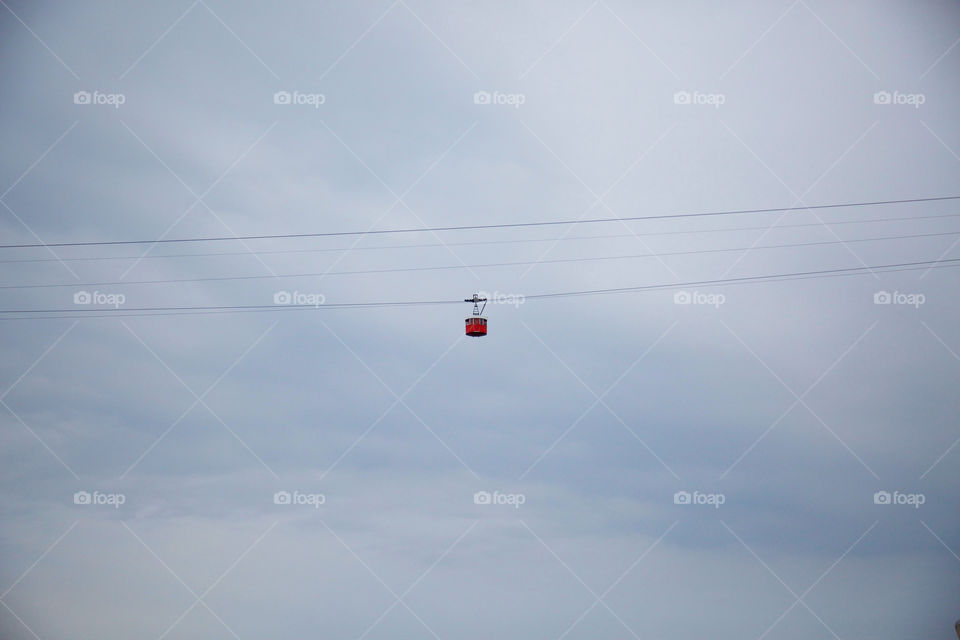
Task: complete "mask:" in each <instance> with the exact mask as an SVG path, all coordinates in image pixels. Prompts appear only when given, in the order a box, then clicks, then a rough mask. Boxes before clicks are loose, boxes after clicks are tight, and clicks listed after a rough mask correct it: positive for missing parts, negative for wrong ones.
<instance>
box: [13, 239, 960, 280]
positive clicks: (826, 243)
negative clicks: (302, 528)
mask: <svg viewBox="0 0 960 640" xmlns="http://www.w3.org/2000/svg"><path fill="white" fill-rule="evenodd" d="M957 235H960V231H944V232H938V233H919V234H906V235H896V236H881V237H874V238H851V239H846V240H843V239H841V240H823V241H815V242H794V243H784V244H772V245H757V246H752V247H723V248H715V249H696V250H687V251H665V252H651V253H640V254H628V255H614V256H587V257H578V258H552V259H544V260H523V261H513V262H488V263H482V264H471V265H467V264H455V265H442V266H426V267H390V268H383V269H359V270H348V271H328V272H310V273H285V274H276V275H247V276H208V277H197V278H170V279H164V280H129V281H101V282H60V283H40V284H14V285H0V290H21V289H50V288H63V287H123V286H143V285H157V284H188V283H197V282H225V281H244V280H269V279H282V278H312V277H330V276H348V275H371V274H384V273H405V272H420V271H447V270H457V269H482V268H495V267H514V266H530V265H537V264H564V263H580V262H598V261H607V260H630V259H641V258H660V257H670V256H682V255H700V254H709V253H729V252H737V251H756V250H770V249H785V248H800V247H812V246H830V245H838V244H844V245H845V244H851V243H861V242H880V241H889V240H906V239H916V238H931V237H942V236H957Z"/></svg>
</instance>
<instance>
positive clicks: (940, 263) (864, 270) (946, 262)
mask: <svg viewBox="0 0 960 640" xmlns="http://www.w3.org/2000/svg"><path fill="white" fill-rule="evenodd" d="M958 266H960V258H949V259H940V260H922V261H914V262H901V263H894V264H882V265H872V266H862V267H846V268H835V269H819V270H812V271H800V272H793V273H780V274H766V275H758V276H741V277H737V278H718V279H714V280H697V281H689V282H674V283H662V284H654V285H637V286H629V287H609V288H604V289H584V290H578V291H558V292H550V293H540V294H531V295H525V296H524V300H525V301H527V300H546V299H556V298H566V297H579V296H598V295H614V294H624V293H633V292H641V291H652V290H660V289H677V288H683V287H693V286H729V285H740V284H750V283H760V282H780V281H786V280H800V279H810V278H823V277H836V276H845V275H865V274H868V273H874V272H884V273H885V272H894V271H913V270H918V269H923V268H924V267H926V268H931V269H940V268H953V267H958ZM450 304H462V300H461V299H456V300H400V301H377V302H345V303H331V304H326V303H325V304H319V305H311V304H304V305H293V304H291V305H280V304H274V305H208V306H184V307H161V306H157V307H135V308H124V307H117V308H115V309H114V310H108V309H103V308H96V309H90V310H89V311H90V312H95V313H96V314H97V315H95V316H91V315H86V314H85V312H86V311H87V310H78V309H5V310H0V316H2V315H5V314H21V315H22V314H30V315H28V316H22V317H0V320H17V319H38V318H61V319H71V318H86V317H115V318H116V317H131V316H137V315H146V316H151V315H187V314H195V313H209V312H213V313H225V312H232V313H235V312H241V313H242V312H267V311H304V310H320V309H358V308H387V307H392V308H398V307H419V306H434V305H450ZM104 311H106V313H104ZM52 314H68V315H60V316H54V315H52Z"/></svg>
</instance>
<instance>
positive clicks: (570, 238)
mask: <svg viewBox="0 0 960 640" xmlns="http://www.w3.org/2000/svg"><path fill="white" fill-rule="evenodd" d="M958 217H960V213H950V214H940V215H928V216H903V217H896V218H870V219H865V220H836V221H830V222H809V223H801V224H778V225H776V226H775V227H773V228H772V229H771V227H770V225H761V226H751V227H724V228H719V229H683V230H676V231H638V232H636V233H614V234H601V235H591V236H552V237H549V238H523V239H506V240H476V241H471V242H431V243H419V244H392V245H375V246H370V247H323V248H311V249H272V250H257V249H252V248H251V249H249V250H246V251H217V252H203V253H199V252H198V253H174V254H159V255H149V254H140V255H125V256H80V257H69V256H60V257H57V258H14V259H10V260H0V264H18V263H40V262H100V261H107V260H134V261H140V260H158V259H169V258H206V257H219V256H264V255H284V254H300V253H334V252H346V251H350V252H355V251H381V250H394V249H424V248H431V247H467V246H484V245H504V244H533V243H537V242H567V241H576V240H607V239H613V238H635V237H641V238H646V237H649V236H674V235H691V234H695V235H702V234H712V233H725V232H736V231H768V230H776V231H779V230H782V229H798V228H804V227H824V226H826V227H834V226H838V225H860V224H872V223H884V222H902V221H911V222H914V221H917V220H933V219H937V218H944V219H949V218H958Z"/></svg>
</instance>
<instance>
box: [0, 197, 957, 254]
mask: <svg viewBox="0 0 960 640" xmlns="http://www.w3.org/2000/svg"><path fill="white" fill-rule="evenodd" d="M945 200H960V195H956V196H939V197H933V198H905V199H902V200H875V201H872V202H843V203H836V204H819V205H810V206H802V207H770V208H764V209H735V210H729V211H708V212H697V213H671V214H661V215H653V216H630V217H624V218H619V217H613V218H589V219H574V220H546V221H542V222H511V223H501V224H479V225H464V226H449V227H420V228H406V229H378V230H368V231H329V232H316V233H282V234H264V235H249V236H207V237H199V238H156V239H152V240H97V241H89V242H47V243H44V242H38V243H32V244H6V245H0V249H35V248H52V247H94V246H112V245H133V244H150V245H154V244H171V243H186V242H225V241H232V240H235V241H245V240H282V239H290V238H327V237H341V236H371V235H384V234H395V233H396V234H399V233H423V232H428V231H429V232H434V233H436V232H441V231H479V230H486V229H515V228H521V227H546V226H555V225H572V224H599V223H611V222H631V221H639V220H666V219H674V218H702V217H711V216H730V215H741V214H754V213H776V212H784V213H789V212H802V211H814V210H820V209H841V208H849V207H871V206H880V205H890V204H910V203H920V202H942V201H945Z"/></svg>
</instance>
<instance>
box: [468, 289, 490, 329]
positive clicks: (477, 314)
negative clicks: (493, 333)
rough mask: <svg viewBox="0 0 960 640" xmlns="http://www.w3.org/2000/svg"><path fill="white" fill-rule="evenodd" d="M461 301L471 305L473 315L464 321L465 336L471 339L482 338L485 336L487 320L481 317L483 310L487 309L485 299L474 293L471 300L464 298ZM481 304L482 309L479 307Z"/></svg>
mask: <svg viewBox="0 0 960 640" xmlns="http://www.w3.org/2000/svg"><path fill="white" fill-rule="evenodd" d="M463 301H464V302H472V303H473V315H471V316H468V317H467V319H466V325H467V335H468V336H470V337H471V338H482V337H483V336H485V335H487V319H486V318H485V317H484V316H483V315H481V314H482V313H483V310H484V309H486V308H487V299H486V298H481V297H480V295H479V294H476V293H475V294H473V297H472V298H464V299H463ZM481 302H482V303H483V307H480V306H479V303H481Z"/></svg>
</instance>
